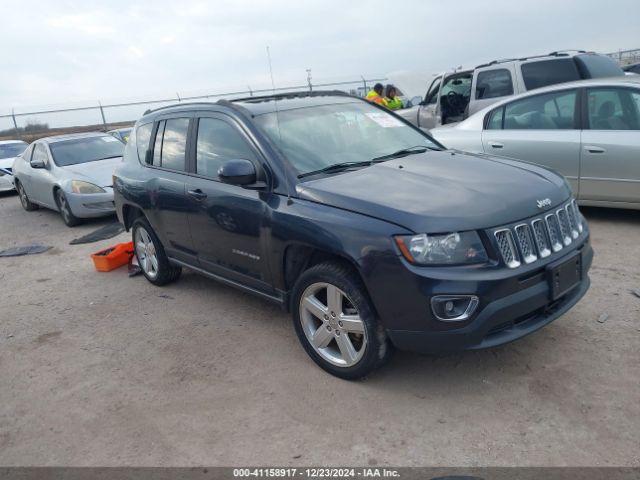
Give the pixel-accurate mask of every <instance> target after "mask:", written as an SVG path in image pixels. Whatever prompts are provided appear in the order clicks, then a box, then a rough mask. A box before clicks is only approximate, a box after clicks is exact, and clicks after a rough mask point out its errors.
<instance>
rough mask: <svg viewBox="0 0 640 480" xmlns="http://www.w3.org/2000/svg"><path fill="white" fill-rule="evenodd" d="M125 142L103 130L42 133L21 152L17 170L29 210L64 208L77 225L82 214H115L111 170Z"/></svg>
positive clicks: (67, 219) (67, 217)
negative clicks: (102, 131)
mask: <svg viewBox="0 0 640 480" xmlns="http://www.w3.org/2000/svg"><path fill="white" fill-rule="evenodd" d="M123 149H124V144H123V143H122V142H121V141H120V140H118V139H117V138H114V137H113V136H111V135H107V134H104V133H82V134H72V135H60V136H55V137H47V138H41V139H40V140H37V141H35V142H34V143H32V144H31V145H29V148H27V149H26V150H25V151H24V153H23V154H22V155H20V156H19V157H17V158H16V160H15V161H14V164H13V175H14V181H15V185H16V190H17V191H18V194H19V195H20V201H21V203H22V206H23V207H24V209H25V210H27V211H30V210H34V209H36V208H38V207H39V206H42V207H46V208H50V209H52V210H55V211H58V212H60V214H61V216H62V219H63V220H64V223H66V224H67V225H68V226H70V227H72V226H74V225H77V224H78V223H80V219H81V218H88V217H100V216H104V215H111V214H113V213H114V211H115V206H114V204H113V188H112V174H113V170H114V168H115V167H116V166H117V165H118V164H120V163H121V162H122V153H123Z"/></svg>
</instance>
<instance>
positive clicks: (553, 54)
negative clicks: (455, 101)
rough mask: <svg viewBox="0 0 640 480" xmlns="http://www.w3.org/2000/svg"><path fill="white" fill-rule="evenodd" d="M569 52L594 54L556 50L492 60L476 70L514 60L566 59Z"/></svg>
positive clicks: (582, 51) (574, 50)
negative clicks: (542, 53)
mask: <svg viewBox="0 0 640 480" xmlns="http://www.w3.org/2000/svg"><path fill="white" fill-rule="evenodd" d="M571 52H575V53H594V52H588V51H586V50H576V49H566V50H557V51H555V52H551V53H547V54H544V55H532V56H529V57H520V58H504V59H502V60H493V61H491V62H487V63H483V64H481V65H478V66H477V67H476V68H483V67H490V66H491V65H498V64H500V63H506V62H514V61H516V60H518V61H520V62H523V61H525V60H531V59H534V58H543V57H568V56H569V54H570V53H571Z"/></svg>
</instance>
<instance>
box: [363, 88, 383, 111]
mask: <svg viewBox="0 0 640 480" xmlns="http://www.w3.org/2000/svg"><path fill="white" fill-rule="evenodd" d="M383 91H384V87H383V86H382V84H381V83H376V84H375V85H374V86H373V90H371V91H370V92H369V93H367V96H366V97H365V99H366V100H367V101H369V102H371V103H377V104H378V105H382V106H383V107H386V106H387V101H386V100H385V98H384V97H383V96H382V92H383Z"/></svg>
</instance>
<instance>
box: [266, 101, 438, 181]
mask: <svg viewBox="0 0 640 480" xmlns="http://www.w3.org/2000/svg"><path fill="white" fill-rule="evenodd" d="M256 122H257V123H258V125H259V126H260V127H261V128H262V130H263V131H264V132H265V133H266V134H267V135H268V136H269V138H270V139H271V140H272V141H273V142H274V143H275V144H276V145H277V146H278V147H279V148H280V150H281V151H282V153H283V154H284V155H285V157H286V158H287V160H289V162H290V163H291V164H292V165H293V167H294V168H295V169H296V170H297V171H298V173H299V175H300V176H304V174H305V173H309V172H319V173H330V172H332V171H334V170H331V169H329V170H327V168H328V167H331V166H332V165H339V164H344V165H348V166H352V167H354V168H355V167H357V166H361V167H364V166H367V165H369V164H370V162H372V161H373V160H376V159H380V158H381V157H387V159H388V158H393V157H394V154H398V156H402V155H405V154H411V153H414V152H415V153H419V152H420V151H421V150H422V151H424V150H426V149H434V150H440V149H441V147H440V146H439V145H438V144H437V143H435V142H434V141H432V140H430V139H429V137H427V136H426V134H422V133H420V132H419V131H417V130H415V129H414V128H412V127H410V126H408V125H407V124H405V123H404V122H402V121H400V120H398V119H397V118H396V117H394V116H392V115H390V114H388V113H386V112H384V111H382V110H380V109H378V108H375V107H373V106H372V105H369V104H367V103H364V102H361V101H357V102H353V103H338V104H333V105H320V106H315V107H306V108H299V109H292V110H284V111H280V112H279V113H278V114H277V116H276V113H266V114H261V115H257V116H256ZM416 147H417V148H416ZM420 147H423V148H420ZM320 171H323V172H320ZM335 171H338V170H335Z"/></svg>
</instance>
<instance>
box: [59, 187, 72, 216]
mask: <svg viewBox="0 0 640 480" xmlns="http://www.w3.org/2000/svg"><path fill="white" fill-rule="evenodd" d="M58 205H60V214H61V215H62V218H64V221H65V222H69V220H70V218H71V215H70V212H69V204H68V203H67V199H66V197H65V196H64V194H63V193H62V191H58Z"/></svg>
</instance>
